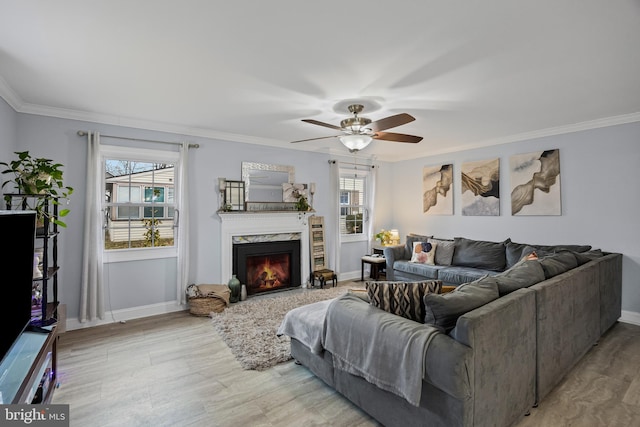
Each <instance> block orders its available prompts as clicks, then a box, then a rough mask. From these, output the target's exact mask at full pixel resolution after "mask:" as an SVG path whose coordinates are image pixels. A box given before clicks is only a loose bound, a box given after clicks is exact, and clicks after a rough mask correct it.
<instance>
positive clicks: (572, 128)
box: [386, 112, 640, 163]
mask: <svg viewBox="0 0 640 427" xmlns="http://www.w3.org/2000/svg"><path fill="white" fill-rule="evenodd" d="M634 122H640V112H636V113H630V114H622V115H619V116H612V117H605V118H602V119H595V120H589V121H586V122H579V123H573V124H570V125H562V126H556V127H552V128H546V129H540V130H536V131H531V132H524V133H519V134H514V135H509V136H505V137H502V138H494V139H486V140H483V141H477V142H471V143H468V144H464V145H459V146H457V147H455V148H443V149H441V150H430V151H429V153H428V154H425V155H424V156H423V157H424V158H426V157H432V156H437V155H441V154H450V153H458V152H461V151H468V150H475V149H478V148H486V147H493V146H497V145H503V144H510V143H512V142H521V141H528V140H532V139H537V138H545V137H549V136H556V135H564V134H568V133H573V132H580V131H586V130H592V129H598V128H603V127H608V126H616V125H622V124H626V123H634ZM416 158H419V157H417V156H411V157H409V156H403V157H397V158H394V159H387V160H386V161H388V162H392V163H395V162H400V161H405V160H414V159H416Z"/></svg>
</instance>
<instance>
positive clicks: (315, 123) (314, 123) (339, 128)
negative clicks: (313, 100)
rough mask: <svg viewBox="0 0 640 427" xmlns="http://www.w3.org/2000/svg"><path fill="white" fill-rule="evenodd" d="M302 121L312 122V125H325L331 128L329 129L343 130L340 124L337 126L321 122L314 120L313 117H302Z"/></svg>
mask: <svg viewBox="0 0 640 427" xmlns="http://www.w3.org/2000/svg"><path fill="white" fill-rule="evenodd" d="M302 121H303V122H305V123H311V124H312V125H318V126H324V127H326V128H329V129H335V130H342V128H341V127H340V126H335V125H331V124H329V123H324V122H319V121H317V120H313V119H302Z"/></svg>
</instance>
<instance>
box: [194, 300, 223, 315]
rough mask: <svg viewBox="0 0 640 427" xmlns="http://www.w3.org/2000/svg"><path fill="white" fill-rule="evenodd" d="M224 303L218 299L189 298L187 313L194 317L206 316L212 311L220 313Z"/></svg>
mask: <svg viewBox="0 0 640 427" xmlns="http://www.w3.org/2000/svg"><path fill="white" fill-rule="evenodd" d="M224 308H225V303H224V301H223V300H221V299H220V298H211V297H191V298H189V313H191V314H193V315H195V316H208V315H209V314H210V313H211V312H212V311H213V312H215V313H220V312H221V311H223V310H224Z"/></svg>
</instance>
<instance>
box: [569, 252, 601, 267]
mask: <svg viewBox="0 0 640 427" xmlns="http://www.w3.org/2000/svg"><path fill="white" fill-rule="evenodd" d="M573 256H575V257H576V261H578V265H582V264H586V263H588V262H589V261H592V260H594V259H597V258H601V257H603V256H604V254H603V253H602V251H601V250H600V249H592V250H590V251H586V252H574V253H573Z"/></svg>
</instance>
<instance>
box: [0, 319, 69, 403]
mask: <svg viewBox="0 0 640 427" xmlns="http://www.w3.org/2000/svg"><path fill="white" fill-rule="evenodd" d="M38 329H39V330H38V331H37V332H35V331H32V330H30V329H27V330H26V331H25V332H23V333H22V334H21V335H20V336H19V337H18V339H17V340H16V342H15V344H14V345H13V347H12V348H11V350H10V351H9V353H8V354H7V355H6V357H5V358H4V360H3V361H2V364H0V393H1V398H2V401H0V404H9V403H33V404H36V403H38V404H40V403H48V402H50V401H51V398H52V397H53V390H54V389H55V387H56V382H57V373H56V362H57V360H56V347H57V343H58V334H57V332H56V327H55V325H53V326H50V327H48V328H40V327H38Z"/></svg>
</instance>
